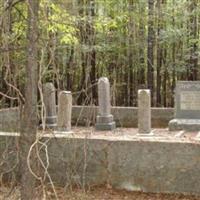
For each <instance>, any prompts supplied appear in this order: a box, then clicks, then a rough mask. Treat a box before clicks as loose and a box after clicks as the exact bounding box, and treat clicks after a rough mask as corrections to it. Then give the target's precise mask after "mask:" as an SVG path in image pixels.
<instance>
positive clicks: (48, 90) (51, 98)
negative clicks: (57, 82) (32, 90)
mask: <svg viewBox="0 0 200 200" xmlns="http://www.w3.org/2000/svg"><path fill="white" fill-rule="evenodd" d="M43 97H44V105H45V109H46V120H45V121H46V127H47V128H55V127H56V126H57V114H56V92H55V88H54V85H53V83H45V84H44V85H43Z"/></svg>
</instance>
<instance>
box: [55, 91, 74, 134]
mask: <svg viewBox="0 0 200 200" xmlns="http://www.w3.org/2000/svg"><path fill="white" fill-rule="evenodd" d="M71 115H72V93H71V92H70V91H61V92H60V93H59V97H58V122H57V126H58V127H57V130H58V131H60V132H71Z"/></svg>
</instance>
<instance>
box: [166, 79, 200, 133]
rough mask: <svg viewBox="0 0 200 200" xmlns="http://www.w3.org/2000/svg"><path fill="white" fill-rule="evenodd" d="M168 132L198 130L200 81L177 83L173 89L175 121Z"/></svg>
mask: <svg viewBox="0 0 200 200" xmlns="http://www.w3.org/2000/svg"><path fill="white" fill-rule="evenodd" d="M169 130H170V131H175V130H187V131H199V130H200V81H178V82H177V85H176V89H175V119H173V120H171V121H170V122H169Z"/></svg>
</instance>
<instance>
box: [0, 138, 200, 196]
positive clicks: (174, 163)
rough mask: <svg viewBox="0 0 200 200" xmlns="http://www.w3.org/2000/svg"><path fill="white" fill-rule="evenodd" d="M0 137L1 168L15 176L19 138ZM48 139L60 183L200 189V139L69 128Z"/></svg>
mask: <svg viewBox="0 0 200 200" xmlns="http://www.w3.org/2000/svg"><path fill="white" fill-rule="evenodd" d="M0 140H1V146H0V147H1V148H0V154H1V158H3V160H1V163H2V165H1V168H0V173H1V175H2V173H3V174H4V175H6V176H7V177H9V176H8V174H9V173H10V172H11V171H9V170H10V169H12V167H13V166H14V165H15V164H16V165H17V159H16V156H17V153H18V150H17V149H18V148H17V145H18V142H17V139H16V137H10V136H0ZM11 140H12V141H11ZM43 141H45V144H46V145H47V147H48V158H49V167H48V172H49V173H50V175H51V178H52V181H53V182H54V183H55V184H56V185H62V186H69V185H70V184H75V185H77V186H95V185H103V184H109V185H111V186H112V187H115V188H121V189H126V190H133V191H144V192H156V193H183V194H195V195H200V187H199V185H200V159H199V155H200V143H198V142H196V143H195V142H194V141H193V142H192V141H191V142H190V141H188V142H183V141H182V140H181V139H177V141H170V140H169V141H162V140H160V141H158V139H157V138H156V137H154V139H152V138H151V139H148V138H146V139H142V138H138V139H131V140H130V139H129V140H128V139H119V138H117V137H115V138H111V137H109V138H108V139H105V138H104V139H103V138H101V137H99V138H98V139H97V138H96V139H94V138H93V139H86V138H76V137H74V138H68V137H67V136H65V135H63V134H62V135H57V136H56V138H49V137H46V138H43ZM3 144H7V145H3ZM43 150H44V146H43V149H41V152H40V153H41V156H42V157H43V160H44V161H45V160H46V159H45V157H44V154H43V153H42V152H43ZM2 155H3V157H2ZM2 161H4V162H5V163H4V162H2ZM11 163H12V164H11ZM44 163H46V162H44ZM15 169H16V171H17V168H15ZM5 171H7V173H5ZM40 172H41V173H43V172H44V170H42V169H41V170H40ZM18 175H19V174H17V172H16V175H15V177H18ZM10 176H11V175H10ZM3 177H4V176H3ZM47 182H48V180H47Z"/></svg>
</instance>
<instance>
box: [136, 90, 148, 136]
mask: <svg viewBox="0 0 200 200" xmlns="http://www.w3.org/2000/svg"><path fill="white" fill-rule="evenodd" d="M138 132H139V134H149V133H151V92H150V90H138Z"/></svg>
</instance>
